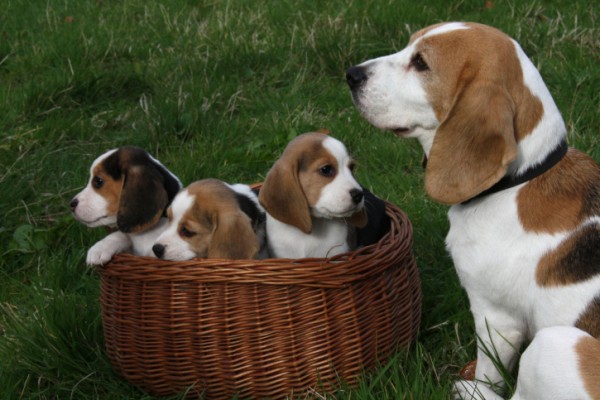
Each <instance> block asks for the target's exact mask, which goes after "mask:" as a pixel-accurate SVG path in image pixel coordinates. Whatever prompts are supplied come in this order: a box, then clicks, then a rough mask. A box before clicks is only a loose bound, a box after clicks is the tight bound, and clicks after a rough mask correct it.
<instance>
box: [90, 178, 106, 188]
mask: <svg viewBox="0 0 600 400" xmlns="http://www.w3.org/2000/svg"><path fill="white" fill-rule="evenodd" d="M103 185H104V179H102V178H100V177H99V176H94V177H93V178H92V186H93V187H95V188H96V189H100V188H101V187H102V186H103Z"/></svg>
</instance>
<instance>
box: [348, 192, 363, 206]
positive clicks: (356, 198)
mask: <svg viewBox="0 0 600 400" xmlns="http://www.w3.org/2000/svg"><path fill="white" fill-rule="evenodd" d="M350 197H352V201H353V202H354V204H358V203H360V202H361V200H362V199H363V197H364V193H363V191H362V190H360V189H352V190H351V191H350Z"/></svg>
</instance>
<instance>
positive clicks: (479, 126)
mask: <svg viewBox="0 0 600 400" xmlns="http://www.w3.org/2000/svg"><path fill="white" fill-rule="evenodd" d="M347 78H348V83H349V85H350V87H351V89H352V97H353V100H354V102H355V104H356V105H357V107H358V109H359V110H360V112H361V114H362V115H363V116H364V117H365V118H366V119H367V120H368V121H369V122H371V123H372V124H373V125H375V126H377V127H379V128H382V129H387V130H392V131H394V132H396V133H397V134H398V135H399V136H402V137H415V138H418V139H419V141H420V142H421V144H422V146H423V148H424V150H425V154H426V156H427V157H428V162H427V167H426V173H425V188H426V190H427V192H428V194H429V195H430V196H431V197H432V198H433V199H435V200H437V201H440V202H442V203H448V204H454V203H459V202H462V201H465V200H467V199H470V198H472V197H474V196H476V195H477V194H479V193H481V192H482V191H484V190H485V189H487V188H489V187H490V186H492V185H493V184H494V183H496V182H497V181H498V180H500V179H501V178H502V177H503V176H504V175H505V174H506V173H507V171H508V169H509V167H510V164H511V163H512V162H513V161H514V160H516V157H517V143H518V142H519V141H521V140H522V139H523V138H525V137H526V136H527V135H529V134H530V133H531V132H532V131H533V129H534V128H535V126H536V125H537V124H538V123H539V121H540V119H541V118H542V115H543V106H542V103H541V101H540V99H539V98H538V97H537V95H534V94H533V93H532V91H531V90H530V87H535V90H536V93H542V92H544V91H546V89H545V86H544V85H543V81H542V80H541V77H539V73H538V72H537V70H535V67H534V66H533V65H532V64H531V62H530V61H529V60H527V58H526V56H525V55H524V53H523V52H522V50H521V49H520V47H519V46H518V44H517V43H516V42H514V41H513V40H512V39H510V38H509V37H508V36H506V35H505V34H504V33H502V32H500V31H498V30H496V29H494V28H491V27H488V26H484V25H479V24H472V23H446V24H439V25H434V26H431V27H428V28H426V29H423V30H421V31H419V32H416V33H415V34H414V35H413V36H412V37H411V39H410V42H409V44H408V46H407V47H406V48H405V49H404V50H402V51H400V52H398V53H396V54H392V55H389V56H385V57H381V58H377V59H374V60H370V61H367V62H365V63H363V64H360V65H358V66H356V67H352V68H350V69H349V70H348V74H347ZM525 79H526V80H527V82H528V84H527V85H525V83H524V81H525ZM531 82H534V84H533V86H530V85H532V84H531ZM542 88H543V89H542ZM548 96H549V95H548Z"/></svg>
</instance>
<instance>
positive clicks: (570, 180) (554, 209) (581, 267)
mask: <svg viewBox="0 0 600 400" xmlns="http://www.w3.org/2000/svg"><path fill="white" fill-rule="evenodd" d="M346 77H347V81H348V84H349V86H350V89H351V91H352V98H353V100H354V103H355V104H356V106H357V108H358V110H359V111H360V113H361V114H362V115H363V116H364V117H365V118H366V119H367V120H368V121H369V122H371V123H372V124H373V125H375V126H376V127H379V128H382V129H386V130H391V131H393V132H394V133H396V135H398V136H399V137H410V138H416V139H418V140H419V141H420V143H421V145H422V147H423V149H424V152H425V156H426V159H427V163H426V167H425V168H426V169H425V189H426V191H427V193H428V195H429V196H430V197H432V198H433V199H434V200H437V201H439V202H441V203H445V204H449V205H451V207H450V210H449V220H450V230H449V232H448V235H447V237H446V245H447V248H448V249H449V252H450V254H451V256H452V259H453V261H454V264H455V267H456V271H457V273H458V276H459V278H460V281H461V284H462V285H463V287H464V288H465V290H466V292H467V294H468V297H469V301H470V305H471V311H472V314H473V317H474V320H475V327H476V334H477V337H478V338H479V340H480V341H481V347H480V349H479V350H478V354H477V363H476V368H475V380H474V381H461V382H458V383H457V384H456V385H455V391H456V396H457V397H459V398H465V399H483V398H485V399H500V398H501V397H500V396H498V395H497V394H496V393H495V391H494V390H492V386H493V387H494V388H500V390H501V388H502V386H503V379H502V377H501V375H500V373H499V372H498V371H497V369H496V367H495V365H494V362H493V361H492V360H491V359H490V358H489V357H488V354H489V353H487V354H486V351H485V349H486V348H487V349H488V350H492V351H493V352H495V353H496V354H497V356H498V360H499V362H501V363H502V364H503V365H504V366H505V367H507V368H508V369H509V370H510V369H511V368H512V367H513V366H514V364H515V361H516V359H517V358H518V357H517V356H518V350H519V348H520V347H521V345H522V344H524V343H526V342H527V341H529V340H531V339H533V341H532V343H531V345H530V347H529V348H528V349H527V351H526V352H525V354H524V356H523V358H522V360H521V365H520V368H519V375H518V383H517V390H516V394H515V395H514V397H513V399H523V398H526V399H528V400H533V399H550V398H552V399H575V398H577V399H600V344H599V341H598V338H599V337H600V166H599V165H598V163H597V162H596V161H595V160H594V159H592V158H590V157H589V156H587V155H585V154H583V153H582V152H580V151H578V150H575V149H573V148H568V146H567V144H566V135H567V131H566V128H565V123H564V122H563V119H562V116H561V114H560V112H559V110H558V108H557V106H556V104H555V103H554V100H553V98H552V96H551V95H550V93H549V91H548V89H547V88H546V85H545V84H544V81H543V80H542V77H541V76H540V73H539V72H538V70H537V69H536V68H535V66H534V65H533V63H532V62H531V61H530V60H529V59H528V58H527V56H526V55H525V53H524V52H523V50H522V49H521V47H520V46H519V44H518V43H517V42H516V41H515V40H513V39H511V38H509V37H508V36H507V35H505V34H504V33H502V32H500V31H498V30H496V29H494V28H492V27H488V26H484V25H480V24H475V23H460V22H452V23H442V24H437V25H433V26H430V27H428V28H425V29H423V30H420V31H418V32H416V33H415V34H414V35H413V36H412V37H411V39H410V41H409V43H408V45H407V47H406V48H405V49H403V50H401V51H400V52H398V53H395V54H392V55H388V56H384V57H380V58H376V59H373V60H370V61H366V62H364V63H362V64H360V65H357V66H354V67H351V68H350V69H348V70H347V75H346Z"/></svg>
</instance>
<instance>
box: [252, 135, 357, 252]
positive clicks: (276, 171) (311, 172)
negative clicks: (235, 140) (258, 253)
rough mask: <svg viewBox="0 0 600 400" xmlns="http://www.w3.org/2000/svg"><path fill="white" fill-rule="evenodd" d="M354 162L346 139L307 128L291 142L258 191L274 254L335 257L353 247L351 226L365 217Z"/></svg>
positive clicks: (270, 249) (270, 245)
mask: <svg viewBox="0 0 600 400" xmlns="http://www.w3.org/2000/svg"><path fill="white" fill-rule="evenodd" d="M353 167H354V162H353V160H352V158H351V157H350V155H349V154H348V151H347V150H346V147H345V146H344V144H343V143H342V142H340V141H339V140H337V139H335V138H333V137H330V136H328V135H326V134H323V133H318V132H310V133H305V134H302V135H300V136H298V137H296V138H295V139H293V140H292V141H291V142H290V143H289V144H288V145H287V147H286V148H285V150H284V152H283V154H282V155H281V157H280V158H279V159H278V160H277V161H276V162H275V164H274V165H273V167H272V168H271V170H270V171H269V173H268V174H267V177H266V178H265V181H264V183H263V185H262V187H261V189H260V193H259V200H260V202H261V204H262V205H263V207H264V208H265V210H266V211H267V242H268V248H269V252H270V255H271V256H272V257H276V258H305V257H331V256H334V255H337V254H340V253H344V252H346V251H348V250H350V249H351V248H352V247H353V243H352V242H353V240H352V236H354V228H351V227H352V226H358V227H361V226H364V225H365V224H366V222H367V216H366V212H365V208H364V196H363V189H362V187H361V186H360V185H359V184H358V182H357V181H356V179H354V175H353V173H352V170H353ZM349 239H350V240H349Z"/></svg>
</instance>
